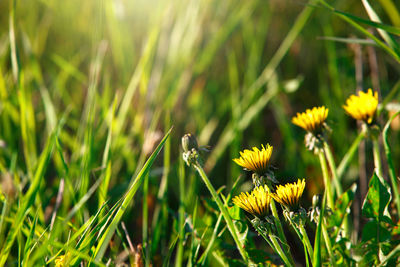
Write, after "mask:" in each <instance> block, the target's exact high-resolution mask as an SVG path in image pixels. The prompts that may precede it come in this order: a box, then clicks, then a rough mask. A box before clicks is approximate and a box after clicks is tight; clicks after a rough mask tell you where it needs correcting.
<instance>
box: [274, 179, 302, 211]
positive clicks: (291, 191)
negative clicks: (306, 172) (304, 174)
mask: <svg viewBox="0 0 400 267" xmlns="http://www.w3.org/2000/svg"><path fill="white" fill-rule="evenodd" d="M305 186H306V182H305V180H304V179H303V180H301V181H300V179H298V180H297V183H291V184H290V183H289V184H285V185H284V186H282V185H278V186H277V188H276V191H275V193H272V194H271V197H272V198H273V199H275V200H276V201H277V202H279V203H280V204H282V205H283V206H285V207H286V208H287V209H289V210H291V211H297V210H298V209H299V200H300V197H301V195H302V194H303V191H304V188H305Z"/></svg>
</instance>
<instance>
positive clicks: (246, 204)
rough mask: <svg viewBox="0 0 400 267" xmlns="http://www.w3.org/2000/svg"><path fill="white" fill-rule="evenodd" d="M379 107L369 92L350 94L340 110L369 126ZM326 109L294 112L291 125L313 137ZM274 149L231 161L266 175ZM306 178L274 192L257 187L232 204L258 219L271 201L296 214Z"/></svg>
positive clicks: (266, 148) (242, 154) (244, 154)
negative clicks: (342, 109) (294, 115)
mask: <svg viewBox="0 0 400 267" xmlns="http://www.w3.org/2000/svg"><path fill="white" fill-rule="evenodd" d="M377 107H378V93H377V92H373V91H372V90H371V89H369V90H368V92H367V93H364V92H361V91H360V92H359V94H358V95H351V96H350V97H349V98H348V99H347V101H346V105H343V108H344V109H345V111H346V112H347V114H349V115H350V116H351V117H353V118H354V119H356V120H361V121H363V122H365V123H367V124H371V123H372V122H373V121H374V119H375V117H376V110H377ZM328 112H329V110H328V109H327V108H325V107H324V106H322V107H314V108H313V109H307V110H306V112H303V113H297V115H296V117H293V119H292V122H293V124H295V125H297V126H300V127H301V128H303V129H304V130H306V131H307V132H309V133H311V134H312V135H318V134H320V133H321V132H322V130H323V127H324V126H325V120H326V118H327V117H328ZM272 150H273V147H272V146H271V145H269V144H267V145H265V146H264V145H262V148H261V150H259V149H258V148H257V147H253V150H248V149H246V150H244V151H243V152H240V158H236V159H233V161H234V162H235V163H237V164H238V165H240V166H241V167H243V168H244V169H246V170H249V171H252V172H254V173H256V174H257V175H259V176H263V175H265V174H266V172H267V171H268V168H269V163H270V159H271V155H272ZM305 185H306V183H305V179H302V180H300V179H298V180H297V183H288V184H285V185H278V186H277V187H276V189H275V192H274V193H271V192H270V189H269V188H268V186H266V185H261V186H258V187H256V188H255V189H254V190H253V191H251V192H250V193H249V192H246V193H241V194H240V195H239V196H236V197H235V198H234V199H233V203H234V204H235V205H237V206H239V207H240V208H242V209H243V210H245V211H247V212H249V213H251V214H253V215H255V216H258V217H264V216H266V215H267V214H268V212H269V205H270V202H271V198H273V199H274V200H275V201H277V202H278V203H280V204H281V205H282V206H283V207H284V208H285V209H286V210H288V211H297V210H299V208H300V204H299V201H300V198H301V196H302V194H303V191H304V188H305Z"/></svg>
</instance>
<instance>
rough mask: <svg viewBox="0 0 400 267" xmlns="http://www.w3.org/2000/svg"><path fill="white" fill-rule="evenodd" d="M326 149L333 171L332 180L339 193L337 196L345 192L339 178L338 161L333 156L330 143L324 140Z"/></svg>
mask: <svg viewBox="0 0 400 267" xmlns="http://www.w3.org/2000/svg"><path fill="white" fill-rule="evenodd" d="M324 151H325V155H326V159H327V160H328V164H329V167H330V169H331V172H332V180H333V184H334V186H335V189H336V194H337V196H340V195H342V193H343V189H342V186H341V184H340V182H339V179H338V175H337V169H336V163H335V160H334V158H333V155H332V151H331V148H330V147H329V145H328V143H327V142H326V141H324Z"/></svg>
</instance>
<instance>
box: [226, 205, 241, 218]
mask: <svg viewBox="0 0 400 267" xmlns="http://www.w3.org/2000/svg"><path fill="white" fill-rule="evenodd" d="M228 212H229V215H230V216H231V218H232V219H233V220H240V208H239V207H238V206H236V205H234V206H232V207H229V208H228Z"/></svg>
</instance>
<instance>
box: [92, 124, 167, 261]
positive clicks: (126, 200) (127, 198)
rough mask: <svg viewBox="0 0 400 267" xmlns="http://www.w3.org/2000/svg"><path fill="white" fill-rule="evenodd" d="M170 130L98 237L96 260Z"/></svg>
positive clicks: (102, 251) (101, 254) (99, 258)
mask: <svg viewBox="0 0 400 267" xmlns="http://www.w3.org/2000/svg"><path fill="white" fill-rule="evenodd" d="M171 130H172V128H171V129H170V130H169V131H168V133H167V134H166V135H165V136H164V138H163V139H162V140H161V142H160V143H159V144H158V146H157V148H156V149H155V150H154V152H153V154H151V156H150V158H149V159H148V160H147V161H146V163H145V164H144V166H143V168H142V169H141V171H140V172H139V174H138V175H137V176H136V177H135V178H134V180H133V183H132V184H131V186H130V187H129V189H128V190H127V192H126V194H125V196H124V197H123V198H124V200H123V202H122V204H121V207H120V208H119V209H118V211H117V213H116V215H115V217H114V218H113V220H112V221H111V224H110V226H109V227H108V228H107V230H106V231H105V233H104V234H103V236H102V238H101V239H100V241H99V243H98V245H97V247H96V249H95V252H94V255H93V258H94V259H95V260H96V261H99V260H101V259H102V258H103V256H104V253H105V251H106V249H107V247H108V243H109V242H110V240H111V237H112V236H113V235H114V232H115V229H116V228H117V226H118V224H119V222H120V221H121V219H122V215H123V214H124V213H125V210H126V209H127V208H128V205H129V203H130V202H131V200H132V198H133V197H134V196H135V194H136V191H137V190H138V188H139V186H140V185H141V183H142V182H143V179H144V178H145V175H146V174H147V173H148V172H149V170H150V168H151V166H152V165H153V162H154V160H155V158H156V157H157V155H158V153H159V152H160V151H161V148H162V147H163V146H164V143H165V141H166V140H167V138H168V137H169V135H170V133H171Z"/></svg>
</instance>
